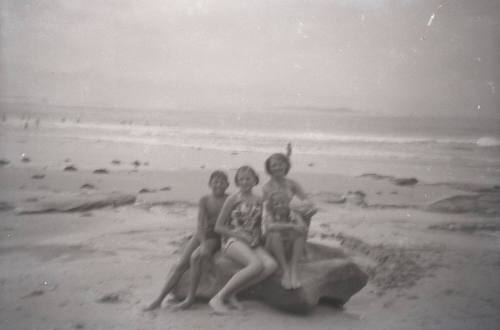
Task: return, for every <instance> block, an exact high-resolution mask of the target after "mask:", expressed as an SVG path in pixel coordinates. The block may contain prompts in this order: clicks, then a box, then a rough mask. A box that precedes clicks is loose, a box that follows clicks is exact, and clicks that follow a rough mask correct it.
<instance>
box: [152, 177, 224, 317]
mask: <svg viewBox="0 0 500 330" xmlns="http://www.w3.org/2000/svg"><path fill="white" fill-rule="evenodd" d="M208 185H209V187H210V189H211V190H212V193H211V194H209V195H206V196H203V197H202V198H201V199H200V202H199V209H198V227H197V230H196V233H195V234H194V235H193V237H192V238H191V240H190V241H189V243H188V244H187V247H186V249H185V250H184V253H183V255H182V257H181V259H180V261H179V262H178V264H177V265H176V266H175V268H174V271H173V273H172V274H171V275H170V276H169V277H168V278H167V282H166V283H165V286H164V287H163V290H162V291H161V293H160V296H159V297H158V298H157V299H156V300H155V301H153V303H151V305H149V306H148V307H147V308H145V310H146V311H150V310H154V309H157V308H159V307H160V306H161V303H162V301H163V299H165V297H166V296H167V294H169V293H170V292H171V291H172V290H173V289H174V288H175V286H176V285H177V283H179V280H180V279H181V277H182V275H183V274H184V272H185V271H186V270H187V269H188V268H190V281H191V282H190V286H189V291H188V294H187V297H186V299H185V300H184V301H182V302H181V303H180V304H177V305H175V306H174V308H176V309H184V308H188V307H189V306H191V305H192V304H193V302H194V298H195V294H196V289H197V288H198V283H199V281H200V275H201V264H202V261H203V259H207V258H212V256H213V255H214V253H215V252H216V251H217V250H218V249H219V248H220V236H219V235H218V234H217V233H216V232H215V231H214V227H215V223H216V221H217V218H218V216H219V213H220V211H221V210H222V206H223V205H224V202H225V201H226V198H227V197H228V195H227V194H226V189H227V187H228V186H229V180H228V177H227V175H226V173H224V172H222V171H215V172H213V173H212V174H211V175H210V179H209V181H208Z"/></svg>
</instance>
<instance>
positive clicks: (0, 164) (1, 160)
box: [0, 159, 10, 166]
mask: <svg viewBox="0 0 500 330" xmlns="http://www.w3.org/2000/svg"><path fill="white" fill-rule="evenodd" d="M9 163H10V162H9V161H8V160H7V159H0V166H5V165H7V164H9Z"/></svg>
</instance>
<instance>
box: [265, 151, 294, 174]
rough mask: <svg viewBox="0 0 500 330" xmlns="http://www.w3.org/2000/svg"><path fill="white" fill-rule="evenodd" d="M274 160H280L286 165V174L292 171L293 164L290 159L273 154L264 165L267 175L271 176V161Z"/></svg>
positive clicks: (280, 154)
mask: <svg viewBox="0 0 500 330" xmlns="http://www.w3.org/2000/svg"><path fill="white" fill-rule="evenodd" d="M273 158H274V159H278V160H280V161H282V162H284V163H285V164H286V169H285V174H288V171H290V168H291V167H292V164H290V159H288V157H287V156H286V155H284V154H282V153H277V154H272V155H271V156H269V157H268V158H267V159H266V162H265V163H264V165H265V167H266V172H267V174H269V175H271V159H273Z"/></svg>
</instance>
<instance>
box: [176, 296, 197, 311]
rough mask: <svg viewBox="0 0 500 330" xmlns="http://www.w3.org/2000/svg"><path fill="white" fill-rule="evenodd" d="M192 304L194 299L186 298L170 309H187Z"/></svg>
mask: <svg viewBox="0 0 500 330" xmlns="http://www.w3.org/2000/svg"><path fill="white" fill-rule="evenodd" d="M193 303H194V299H192V298H187V297H186V299H184V300H183V301H181V302H180V303H178V304H175V305H173V306H172V309H174V310H180V309H187V308H189V307H191V306H192V305H193Z"/></svg>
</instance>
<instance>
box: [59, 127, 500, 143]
mask: <svg viewBox="0 0 500 330" xmlns="http://www.w3.org/2000/svg"><path fill="white" fill-rule="evenodd" d="M75 125H76V126H78V128H82V129H89V130H97V131H102V132H110V133H112V132H114V133H118V132H121V133H126V134H127V135H132V136H137V137H140V136H148V137H158V138H160V139H161V138H162V137H174V136H178V137H180V136H183V137H186V138H211V139H223V140H228V139H229V140H230V139H233V140H234V139H244V140H248V141H256V140H266V139H272V140H282V141H295V142H298V141H304V142H329V143H374V144H380V143H382V144H403V145H404V144H455V145H460V144H461V145H464V144H465V145H472V146H474V145H478V146H498V145H500V140H498V139H497V138H493V137H482V138H480V139H479V140H478V139H476V138H459V137H423V136H395V135H356V134H332V133H327V132H321V131H310V132H296V131H288V130H280V131H269V130H256V129H253V130H249V129H225V128H201V127H182V126H157V125H127V124H110V123H106V124H104V123H89V122H87V123H77V124H75V123H68V122H66V123H61V122H54V123H52V126H53V127H54V128H70V127H71V126H75Z"/></svg>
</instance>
